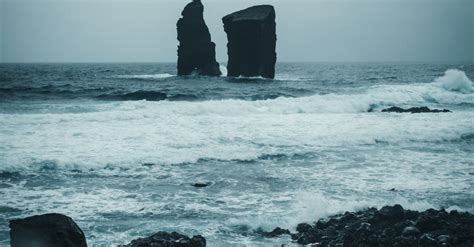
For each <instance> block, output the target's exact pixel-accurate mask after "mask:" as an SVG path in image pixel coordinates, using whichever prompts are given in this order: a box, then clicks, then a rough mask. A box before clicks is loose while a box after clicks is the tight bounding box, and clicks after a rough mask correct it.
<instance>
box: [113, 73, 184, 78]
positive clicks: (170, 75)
mask: <svg viewBox="0 0 474 247" xmlns="http://www.w3.org/2000/svg"><path fill="white" fill-rule="evenodd" d="M174 76H176V75H172V74H168V73H164V74H152V75H119V76H117V78H124V79H166V78H170V77H174Z"/></svg>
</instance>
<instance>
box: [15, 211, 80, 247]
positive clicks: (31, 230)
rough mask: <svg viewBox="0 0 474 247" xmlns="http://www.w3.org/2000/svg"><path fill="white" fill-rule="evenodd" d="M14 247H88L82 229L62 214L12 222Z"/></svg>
mask: <svg viewBox="0 0 474 247" xmlns="http://www.w3.org/2000/svg"><path fill="white" fill-rule="evenodd" d="M10 242H11V246H12V247H32V246H34V247H86V246H87V243H86V237H85V236H84V233H83V232H82V230H81V228H79V226H78V225H77V224H76V223H75V222H74V221H73V220H72V219H71V218H69V217H67V216H65V215H62V214H44V215H36V216H31V217H28V218H24V219H18V220H12V221H10Z"/></svg>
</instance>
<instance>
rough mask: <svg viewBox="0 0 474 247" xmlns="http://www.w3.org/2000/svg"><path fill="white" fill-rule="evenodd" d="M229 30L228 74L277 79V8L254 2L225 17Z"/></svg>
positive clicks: (227, 30)
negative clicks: (251, 5) (255, 4)
mask: <svg viewBox="0 0 474 247" xmlns="http://www.w3.org/2000/svg"><path fill="white" fill-rule="evenodd" d="M222 21H223V22H224V30H225V32H226V33H227V39H228V44H227V49H228V52H227V53H228V56H229V60H228V63H227V75H228V76H234V77H237V76H246V77H253V76H262V77H265V78H271V79H273V78H274V77H275V63H276V59H277V57H276V52H275V49H276V40H277V37H276V24H275V9H274V8H273V6H271V5H258V6H253V7H250V8H247V9H244V10H241V11H237V12H235V13H232V14H230V15H227V16H225V17H224V18H222Z"/></svg>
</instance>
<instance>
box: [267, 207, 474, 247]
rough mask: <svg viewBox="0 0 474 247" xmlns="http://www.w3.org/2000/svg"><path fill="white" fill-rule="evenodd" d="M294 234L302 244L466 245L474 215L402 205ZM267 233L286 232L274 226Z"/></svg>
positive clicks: (303, 227)
mask: <svg viewBox="0 0 474 247" xmlns="http://www.w3.org/2000/svg"><path fill="white" fill-rule="evenodd" d="M296 231H297V233H295V234H291V237H292V239H293V240H295V241H296V242H298V243H299V244H303V245H308V244H315V243H318V244H317V246H400V247H402V246H413V247H415V246H427V247H428V246H466V247H471V246H473V244H474V215H472V214H470V213H460V212H457V211H451V212H446V211H445V210H444V209H441V210H435V209H428V210H426V211H424V212H418V211H412V210H405V209H403V208H402V206H400V205H395V206H385V207H383V208H381V209H380V210H377V209H375V208H369V209H367V210H364V211H359V212H354V213H350V212H346V213H344V214H341V215H335V216H331V217H329V218H327V219H324V220H319V221H318V222H316V223H314V224H308V223H301V224H299V225H298V226H297V228H296ZM272 233H274V234H265V236H270V237H274V236H279V235H280V234H287V232H285V230H282V229H279V228H277V229H275V230H274V231H273V232H272Z"/></svg>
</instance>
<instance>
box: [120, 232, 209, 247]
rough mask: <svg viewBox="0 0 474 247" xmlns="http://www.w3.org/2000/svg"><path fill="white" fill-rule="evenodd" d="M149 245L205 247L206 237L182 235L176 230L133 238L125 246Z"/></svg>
mask: <svg viewBox="0 0 474 247" xmlns="http://www.w3.org/2000/svg"><path fill="white" fill-rule="evenodd" d="M148 246H159V247H205V246H206V239H204V238H203V237H202V236H201V235H197V236H194V237H192V238H189V237H188V236H186V235H182V234H179V233H176V232H172V233H169V232H157V233H155V234H153V235H152V236H150V237H147V238H139V239H136V240H133V241H132V242H131V243H130V244H128V245H125V247H148Z"/></svg>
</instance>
